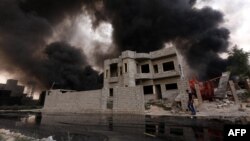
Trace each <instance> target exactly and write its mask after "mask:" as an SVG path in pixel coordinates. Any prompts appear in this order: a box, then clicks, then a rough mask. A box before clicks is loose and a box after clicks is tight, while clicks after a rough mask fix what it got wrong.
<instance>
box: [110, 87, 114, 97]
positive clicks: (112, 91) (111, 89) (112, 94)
mask: <svg viewBox="0 0 250 141" xmlns="http://www.w3.org/2000/svg"><path fill="white" fill-rule="evenodd" d="M109 96H110V97H113V96H114V90H113V88H110V89H109Z"/></svg>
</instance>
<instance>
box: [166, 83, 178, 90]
mask: <svg viewBox="0 0 250 141" xmlns="http://www.w3.org/2000/svg"><path fill="white" fill-rule="evenodd" d="M165 87H166V90H176V89H178V86H177V83H172V84H166V85H165Z"/></svg>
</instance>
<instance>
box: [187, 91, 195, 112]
mask: <svg viewBox="0 0 250 141" xmlns="http://www.w3.org/2000/svg"><path fill="white" fill-rule="evenodd" d="M193 103H194V102H193V94H192V93H190V92H188V109H189V110H190V111H191V112H192V115H195V114H196V111H195V109H194V105H193Z"/></svg>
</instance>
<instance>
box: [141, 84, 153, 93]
mask: <svg viewBox="0 0 250 141" xmlns="http://www.w3.org/2000/svg"><path fill="white" fill-rule="evenodd" d="M143 92H144V94H153V86H152V85H150V86H143Z"/></svg>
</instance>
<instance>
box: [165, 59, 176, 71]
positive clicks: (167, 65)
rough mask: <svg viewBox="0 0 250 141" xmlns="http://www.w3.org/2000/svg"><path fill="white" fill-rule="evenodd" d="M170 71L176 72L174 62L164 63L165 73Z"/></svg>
mask: <svg viewBox="0 0 250 141" xmlns="http://www.w3.org/2000/svg"><path fill="white" fill-rule="evenodd" d="M170 70H174V62H173V61H172V62H166V63H163V71H170Z"/></svg>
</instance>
